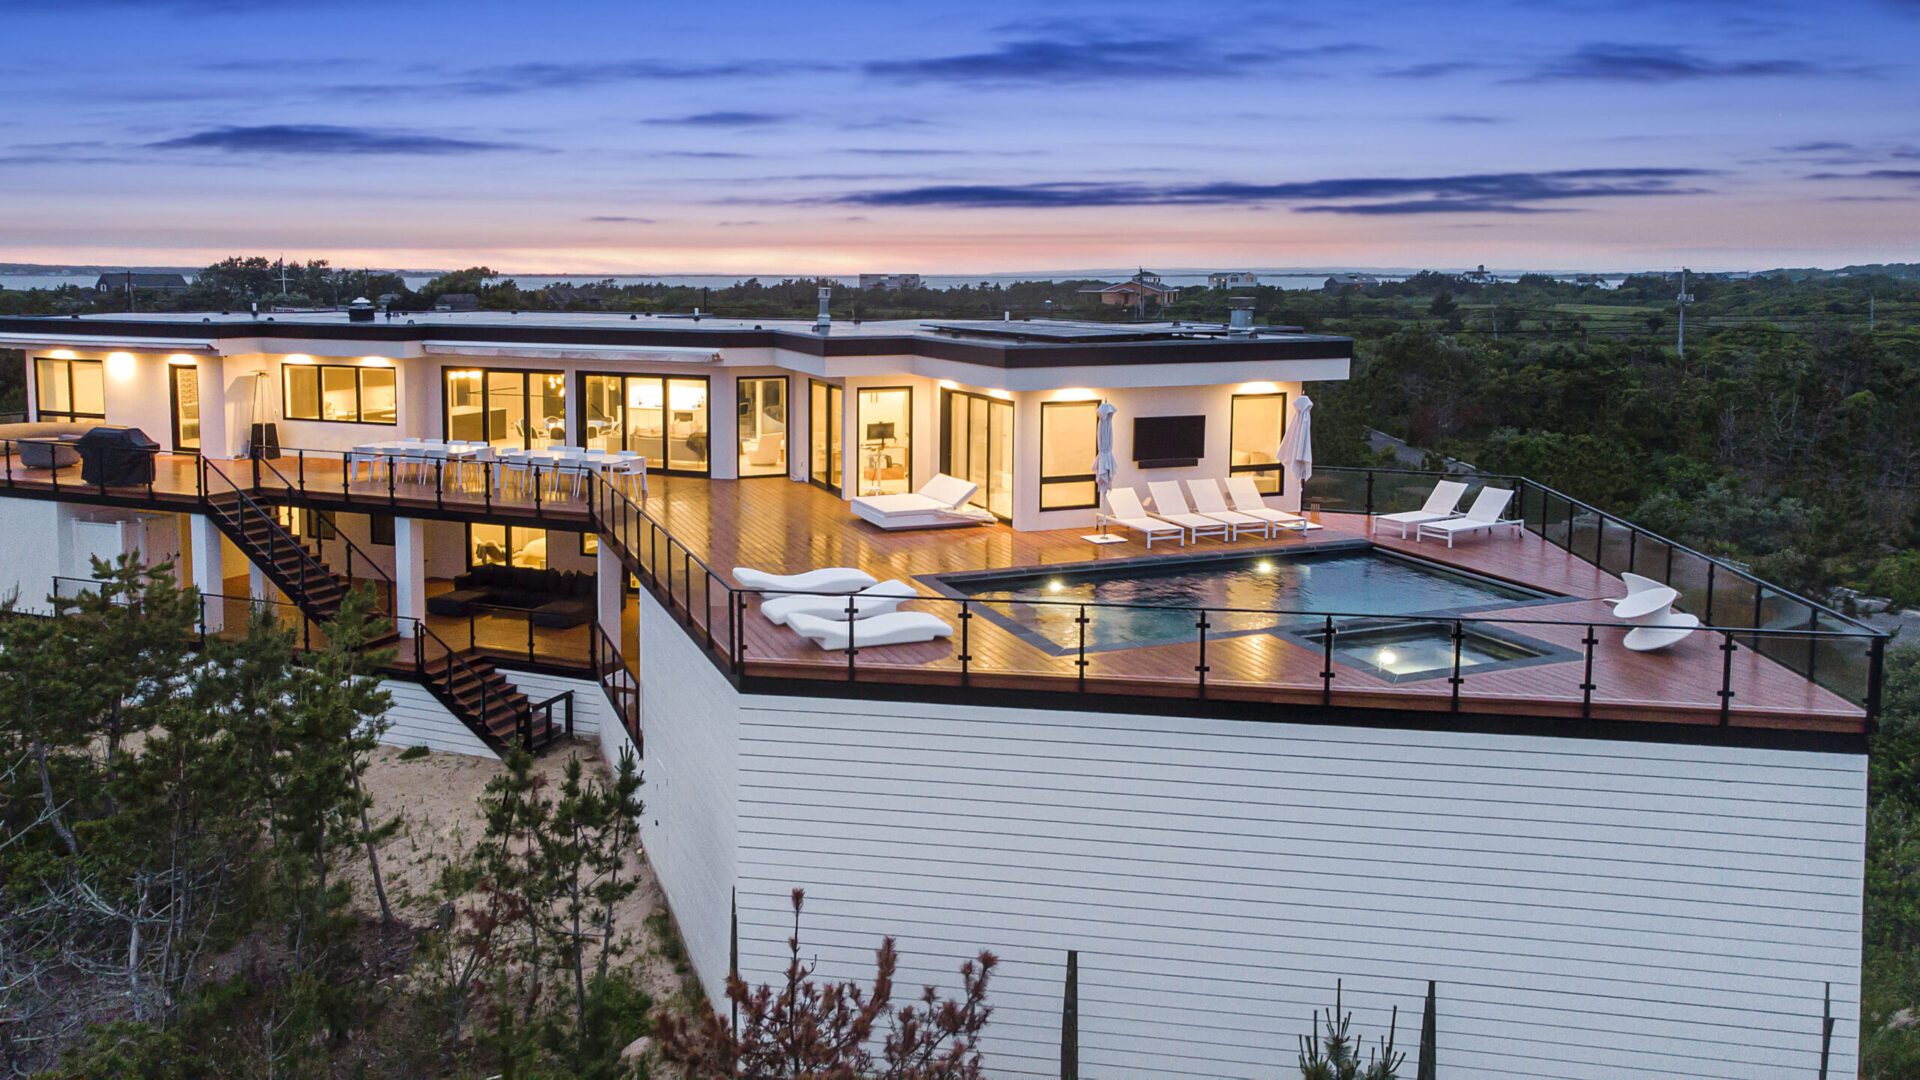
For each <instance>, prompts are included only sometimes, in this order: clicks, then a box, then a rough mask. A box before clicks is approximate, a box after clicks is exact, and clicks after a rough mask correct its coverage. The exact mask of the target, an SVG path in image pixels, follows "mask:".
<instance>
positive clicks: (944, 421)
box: [935, 387, 1020, 521]
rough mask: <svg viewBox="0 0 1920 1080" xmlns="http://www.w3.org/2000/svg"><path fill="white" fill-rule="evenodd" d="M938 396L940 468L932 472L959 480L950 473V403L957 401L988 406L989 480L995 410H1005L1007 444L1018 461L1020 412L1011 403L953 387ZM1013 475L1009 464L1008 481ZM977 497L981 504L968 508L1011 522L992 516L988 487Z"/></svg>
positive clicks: (1004, 517)
mask: <svg viewBox="0 0 1920 1080" xmlns="http://www.w3.org/2000/svg"><path fill="white" fill-rule="evenodd" d="M940 393H941V397H940V468H939V469H936V470H935V471H936V472H944V473H946V474H947V475H949V476H960V474H959V473H956V472H953V471H952V468H953V402H954V401H955V400H956V399H958V400H962V401H966V402H968V403H969V405H971V403H972V402H974V401H984V402H986V404H987V432H988V434H987V473H988V475H989V476H991V475H992V473H993V435H992V432H993V413H994V410H995V409H999V408H1004V409H1006V410H1007V427H1008V429H1009V431H1008V441H1009V442H1011V443H1012V444H1013V456H1014V458H1015V459H1016V461H1017V460H1018V458H1019V456H1020V435H1019V417H1020V410H1019V408H1018V407H1017V406H1016V405H1015V404H1014V403H1013V402H1012V401H1010V400H1008V399H1006V398H998V397H994V396H993V395H992V394H982V393H979V392H978V391H974V390H962V389H959V388H958V387H954V388H951V389H949V388H942V389H941V391H940ZM1013 472H1014V466H1013V465H1012V464H1009V465H1008V467H1007V473H1008V477H1009V480H1011V478H1012V476H1013ZM962 479H965V478H964V477H962ZM979 496H980V499H981V502H979V503H972V502H969V503H968V505H969V506H979V507H980V509H982V510H985V511H986V512H987V513H989V514H993V516H994V517H996V518H998V519H999V520H1001V521H1012V520H1013V518H1012V517H1010V516H1007V515H1003V514H1000V513H997V512H995V510H994V509H993V507H992V506H991V505H988V504H990V503H991V502H992V501H993V500H992V496H991V494H990V493H989V491H988V489H987V485H984V484H983V485H981V488H980V491H979ZM1013 501H1014V497H1013V492H1011V491H1009V492H1007V502H1008V504H1009V505H1011V504H1012V503H1013Z"/></svg>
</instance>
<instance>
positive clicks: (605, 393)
mask: <svg viewBox="0 0 1920 1080" xmlns="http://www.w3.org/2000/svg"><path fill="white" fill-rule="evenodd" d="M580 402H581V409H580V426H581V430H580V431H579V433H578V434H579V436H580V441H581V442H582V443H583V444H584V445H585V446H587V447H588V448H589V449H592V450H632V451H634V452H636V453H638V454H642V455H644V456H645V457H646V459H647V468H648V469H650V470H657V471H660V472H669V473H692V474H694V475H701V474H704V473H706V471H707V462H708V442H709V440H708V436H707V432H708V426H707V413H708V409H707V380H706V378H705V377H704V376H686V377H673V376H667V375H582V376H580Z"/></svg>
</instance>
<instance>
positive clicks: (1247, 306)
mask: <svg viewBox="0 0 1920 1080" xmlns="http://www.w3.org/2000/svg"><path fill="white" fill-rule="evenodd" d="M1252 333H1253V297H1251V296H1235V297H1230V298H1228V300H1227V334H1228V335H1229V336H1231V337H1248V336H1250V335H1251V334H1252Z"/></svg>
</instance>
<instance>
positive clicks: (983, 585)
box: [925, 543, 1550, 653]
mask: <svg viewBox="0 0 1920 1080" xmlns="http://www.w3.org/2000/svg"><path fill="white" fill-rule="evenodd" d="M925 580H927V582H928V583H929V584H931V585H933V586H934V587H935V588H936V589H938V590H940V591H941V592H943V593H945V594H946V595H948V596H954V597H967V598H969V599H972V600H977V601H980V603H979V604H977V605H974V606H973V610H974V611H975V612H977V613H979V614H981V615H983V616H985V617H987V618H989V619H992V620H994V621H995V622H997V623H1000V624H1001V625H1003V626H1005V627H1007V628H1008V629H1009V630H1012V631H1013V632H1014V633H1016V634H1018V635H1019V636H1021V637H1022V638H1024V639H1026V640H1027V641H1029V642H1031V643H1032V644H1034V645H1037V646H1039V647H1040V648H1042V649H1046V650H1047V651H1049V652H1054V653H1065V652H1070V651H1073V650H1076V649H1077V648H1078V647H1079V642H1080V624H1079V619H1080V616H1081V613H1082V612H1083V611H1084V612H1085V614H1086V617H1087V620H1088V622H1087V626H1086V643H1087V649H1088V650H1089V651H1095V650H1107V649H1126V648H1135V647H1139V646H1146V645H1165V644H1171V643H1173V642H1187V641H1193V640H1194V639H1195V636H1196V634H1197V631H1196V629H1195V627H1194V616H1193V609H1195V608H1211V609H1238V610H1228V611H1222V610H1214V611H1213V612H1211V613H1210V614H1209V617H1208V622H1209V626H1208V628H1207V634H1208V636H1209V637H1230V636H1235V635H1239V634H1253V633H1276V632H1277V633H1287V632H1290V631H1295V630H1300V629H1304V628H1308V627H1318V626H1322V625H1324V616H1325V615H1328V614H1333V615H1339V616H1341V617H1342V619H1341V621H1342V622H1347V621H1350V619H1349V617H1361V618H1363V617H1369V616H1371V617H1391V616H1396V615H1400V616H1404V615H1442V614H1445V615H1451V614H1454V613H1457V612H1463V611H1474V610H1486V609H1489V608H1496V607H1497V608H1505V607H1513V606H1516V605H1519V604H1526V603H1532V602H1536V601H1540V600H1543V599H1548V598H1550V594H1548V593H1543V592H1538V591H1535V590H1532V589H1524V588H1520V587H1519V586H1515V585H1508V584H1505V583H1503V582H1498V581H1493V580H1491V579H1488V578H1482V577H1477V576H1475V575H1472V574H1465V573H1460V572H1458V571H1454V570H1450V569H1447V568H1446V567H1443V566H1438V565H1436V564H1433V563H1429V562H1425V561H1423V560H1420V559H1413V558H1408V557H1405V556H1401V555H1397V554H1394V553H1392V552H1389V551H1385V550H1382V549H1379V548H1375V547H1372V546H1370V545H1367V544H1364V543H1362V544H1359V545H1357V546H1350V547H1340V548H1334V549H1331V550H1322V551H1318V552H1313V553H1302V554H1288V555H1274V554H1264V555H1213V556H1200V557H1192V558H1180V557H1172V558H1155V559H1138V560H1125V561H1120V562H1114V563H1107V564H1094V565H1087V564H1078V565H1074V566H1068V567H1055V568H1046V567H1038V568H1034V569H1030V570H1005V571H983V572H976V573H965V574H944V575H940V576H937V577H932V578H928V579H925ZM1081 604H1088V605H1093V604H1125V605H1139V606H1133V607H1119V608H1114V607H1093V606H1088V607H1085V608H1082V607H1081V606H1080V605H1081ZM1283 611H1284V612H1288V613H1289V614H1287V615H1278V614H1268V613H1269V612H1272V613H1278V612H1283Z"/></svg>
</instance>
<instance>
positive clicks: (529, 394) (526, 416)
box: [440, 364, 566, 450]
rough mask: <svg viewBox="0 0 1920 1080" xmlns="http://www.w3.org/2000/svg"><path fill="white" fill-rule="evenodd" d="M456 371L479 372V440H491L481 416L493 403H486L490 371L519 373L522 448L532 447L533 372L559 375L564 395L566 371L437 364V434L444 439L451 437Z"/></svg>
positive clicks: (489, 391) (508, 373) (529, 448)
mask: <svg viewBox="0 0 1920 1080" xmlns="http://www.w3.org/2000/svg"><path fill="white" fill-rule="evenodd" d="M456 371H477V372H479V373H480V409H481V416H482V420H481V422H480V437H481V439H482V441H484V442H487V443H488V444H491V443H492V442H493V440H492V439H490V438H488V437H487V425H486V420H485V419H484V418H485V416H486V415H487V413H488V412H489V411H491V409H492V406H491V405H489V404H487V402H488V395H489V394H491V393H492V388H491V387H489V386H488V385H487V376H488V375H489V374H499V375H518V376H520V418H519V419H520V449H522V450H531V449H532V448H533V447H532V446H531V445H529V444H531V443H532V442H533V399H534V393H533V377H534V376H536V375H538V376H541V377H543V378H544V377H545V376H548V375H559V376H561V377H562V378H561V392H562V399H563V400H564V399H565V391H566V379H565V376H566V372H565V371H555V370H551V369H548V368H518V367H485V366H482V365H480V364H445V365H442V366H441V368H440V437H441V438H443V439H451V438H453V383H452V378H453V373H454V372H456ZM509 422H511V421H509Z"/></svg>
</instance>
